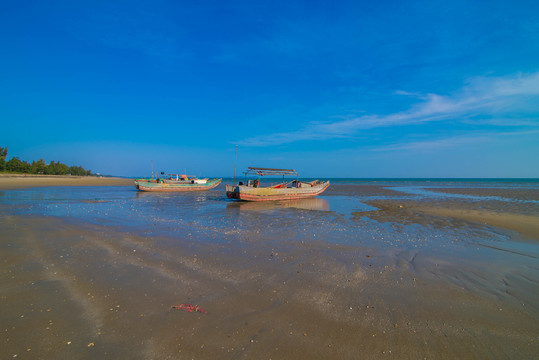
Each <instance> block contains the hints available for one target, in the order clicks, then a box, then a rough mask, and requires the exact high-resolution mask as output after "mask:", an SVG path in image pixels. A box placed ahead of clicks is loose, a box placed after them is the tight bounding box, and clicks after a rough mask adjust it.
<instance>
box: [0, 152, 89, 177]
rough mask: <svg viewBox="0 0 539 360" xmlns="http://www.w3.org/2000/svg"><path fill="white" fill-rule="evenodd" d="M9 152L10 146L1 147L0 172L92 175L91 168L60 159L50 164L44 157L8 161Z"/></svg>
mask: <svg viewBox="0 0 539 360" xmlns="http://www.w3.org/2000/svg"><path fill="white" fill-rule="evenodd" d="M7 154H8V148H7V147H5V148H4V147H0V172H11V173H22V174H44V175H67V174H70V175H78V176H90V175H92V171H91V170H85V169H84V168H83V167H82V166H67V165H66V164H62V163H61V162H59V161H58V162H54V161H51V162H50V163H49V164H48V165H47V164H46V163H45V160H43V159H40V160H38V161H32V163H29V162H26V161H24V160H20V159H19V158H17V157H13V158H11V160H9V161H6V158H7Z"/></svg>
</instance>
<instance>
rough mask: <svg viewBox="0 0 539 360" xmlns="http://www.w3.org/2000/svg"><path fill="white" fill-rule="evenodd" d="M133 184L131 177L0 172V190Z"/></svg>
mask: <svg viewBox="0 0 539 360" xmlns="http://www.w3.org/2000/svg"><path fill="white" fill-rule="evenodd" d="M115 185H118V186H119V185H133V180H132V179H125V178H115V177H98V176H69V175H66V176H63V175H21V174H0V191H3V190H14V189H27V188H32V187H43V186H115Z"/></svg>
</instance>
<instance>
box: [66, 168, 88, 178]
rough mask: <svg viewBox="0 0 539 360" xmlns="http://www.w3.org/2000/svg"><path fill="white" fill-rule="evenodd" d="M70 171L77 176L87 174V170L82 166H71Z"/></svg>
mask: <svg viewBox="0 0 539 360" xmlns="http://www.w3.org/2000/svg"><path fill="white" fill-rule="evenodd" d="M69 173H70V174H71V175H76V176H86V170H84V168H83V167H82V166H71V167H70V168H69Z"/></svg>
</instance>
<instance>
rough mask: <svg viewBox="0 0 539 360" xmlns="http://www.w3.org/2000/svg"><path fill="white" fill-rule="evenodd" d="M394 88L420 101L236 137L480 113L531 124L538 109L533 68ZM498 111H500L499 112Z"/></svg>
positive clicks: (316, 136) (282, 140) (329, 135)
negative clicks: (428, 87) (439, 89)
mask: <svg viewBox="0 0 539 360" xmlns="http://www.w3.org/2000/svg"><path fill="white" fill-rule="evenodd" d="M394 94H397V95H405V96H410V95H413V96H418V97H420V99H421V100H422V101H421V102H420V103H418V104H415V105H413V106H411V107H410V108H409V109H408V110H405V111H401V112H397V113H393V114H388V115H376V114H372V115H364V116H360V117H356V118H352V119H346V120H339V121H335V122H327V123H320V122H316V123H314V122H313V123H310V124H309V125H307V126H306V127H304V128H303V129H300V130H296V131H291V132H281V133H275V134H270V135H260V136H254V137H251V138H248V139H245V140H243V141H238V142H237V143H238V144H240V145H243V146H271V145H280V144H286V143H292V142H296V141H301V140H325V139H334V138H343V137H348V136H353V135H354V134H355V133H357V132H358V131H360V130H365V129H373V128H380V127H390V126H404V125H412V124H421V123H428V122H433V121H441V120H452V121H467V122H469V121H471V119H472V120H473V118H474V117H478V118H481V120H479V121H481V122H482V123H483V124H486V123H488V122H486V121H485V118H491V119H492V120H493V121H492V122H491V123H490V125H497V126H503V125H514V123H513V122H509V123H507V122H503V121H501V120H500V118H507V119H511V120H510V121H514V120H517V121H518V119H519V118H520V117H524V118H526V120H527V122H528V123H530V122H531V125H532V126H537V125H539V119H534V118H533V117H532V118H530V117H529V114H527V113H526V112H528V113H530V112H531V113H539V72H536V73H532V74H518V75H515V76H511V77H477V78H473V79H471V80H470V81H469V82H468V84H467V85H466V86H464V87H463V88H461V89H460V90H458V91H456V92H455V93H453V94H451V95H439V94H426V95H423V96H421V95H418V94H413V93H408V92H406V91H402V90H399V91H396V92H394ZM500 115H503V116H500Z"/></svg>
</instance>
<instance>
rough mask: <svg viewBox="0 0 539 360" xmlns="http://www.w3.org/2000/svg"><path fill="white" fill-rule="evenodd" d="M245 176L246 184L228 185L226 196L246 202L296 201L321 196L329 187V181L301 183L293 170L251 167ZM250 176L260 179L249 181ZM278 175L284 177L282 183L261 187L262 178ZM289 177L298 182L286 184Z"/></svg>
mask: <svg viewBox="0 0 539 360" xmlns="http://www.w3.org/2000/svg"><path fill="white" fill-rule="evenodd" d="M244 174H245V183H243V182H240V183H239V184H238V185H235V184H234V185H226V196H227V197H228V198H230V199H237V200H245V201H275V200H295V199H303V198H309V197H314V196H317V195H320V194H321V193H323V192H324V191H325V190H326V189H327V188H328V187H329V181H324V182H320V181H318V180H315V181H311V182H305V181H299V179H298V178H299V175H298V173H297V172H296V171H295V170H291V169H269V168H258V167H249V168H248V170H247V171H245V172H244ZM248 175H258V179H257V180H247V176H248ZM278 175H282V176H283V180H282V182H280V183H278V184H276V185H270V186H267V187H263V186H261V185H260V178H261V177H262V176H278ZM287 175H289V176H290V175H293V176H296V180H293V181H289V182H285V176H287Z"/></svg>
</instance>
